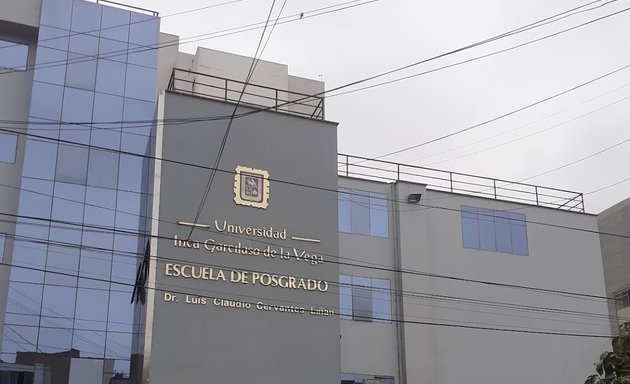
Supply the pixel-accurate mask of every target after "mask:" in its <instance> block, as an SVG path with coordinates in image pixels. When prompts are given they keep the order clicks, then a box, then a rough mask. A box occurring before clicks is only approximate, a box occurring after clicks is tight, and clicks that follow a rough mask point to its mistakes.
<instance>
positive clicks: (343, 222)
mask: <svg viewBox="0 0 630 384" xmlns="http://www.w3.org/2000/svg"><path fill="white" fill-rule="evenodd" d="M346 192H347V189H343V188H339V192H338V193H337V201H338V207H339V208H338V215H339V232H348V233H349V232H351V231H352V227H351V225H350V223H351V222H350V195H349V194H347V193H346Z"/></svg>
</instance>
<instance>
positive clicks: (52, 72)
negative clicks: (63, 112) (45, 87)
mask: <svg viewBox="0 0 630 384" xmlns="http://www.w3.org/2000/svg"><path fill="white" fill-rule="evenodd" d="M66 47H67V44H66ZM67 59H68V52H67V51H66V50H65V49H64V50H63V51H59V50H58V49H57V48H46V47H39V48H37V54H36V56H35V74H34V75H33V76H34V77H33V78H34V79H35V80H36V81H42V82H46V83H53V84H57V85H63V84H64V83H65V81H66V66H65V62H66V60H67ZM59 101H60V102H61V99H60V100H59Z"/></svg>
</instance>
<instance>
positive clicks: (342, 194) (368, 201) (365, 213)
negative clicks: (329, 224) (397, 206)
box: [337, 188, 388, 237]
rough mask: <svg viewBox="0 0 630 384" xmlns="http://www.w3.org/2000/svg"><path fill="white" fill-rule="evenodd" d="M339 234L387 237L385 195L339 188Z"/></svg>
mask: <svg viewBox="0 0 630 384" xmlns="http://www.w3.org/2000/svg"><path fill="white" fill-rule="evenodd" d="M337 199H338V202H339V232H345V233H354V234H357V235H369V236H377V237H388V231H387V224H388V223H387V216H388V215H387V195H386V194H383V193H376V192H365V191H359V190H355V189H346V188H339V193H338V194H337Z"/></svg>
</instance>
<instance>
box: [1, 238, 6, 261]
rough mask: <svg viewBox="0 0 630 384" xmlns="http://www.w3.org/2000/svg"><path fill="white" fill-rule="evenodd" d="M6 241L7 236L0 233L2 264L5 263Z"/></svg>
mask: <svg viewBox="0 0 630 384" xmlns="http://www.w3.org/2000/svg"><path fill="white" fill-rule="evenodd" d="M4 241H5V234H4V233H0V263H4Z"/></svg>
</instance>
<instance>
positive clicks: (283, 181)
mask: <svg viewBox="0 0 630 384" xmlns="http://www.w3.org/2000/svg"><path fill="white" fill-rule="evenodd" d="M3 131H4V132H11V133H17V134H20V135H25V136H28V137H34V138H37V139H41V140H44V141H50V142H58V143H64V144H69V145H72V146H79V147H88V148H91V149H95V150H102V151H107V152H114V153H119V154H126V155H131V156H137V157H140V158H144V159H149V160H156V161H161V162H166V163H171V164H176V165H181V166H190V167H193V168H198V169H204V170H210V171H212V170H215V171H216V172H220V173H227V174H230V175H235V174H236V173H235V171H231V170H223V169H219V168H214V167H208V166H203V165H200V164H193V163H188V162H185V161H179V160H173V159H165V158H161V157H156V156H150V155H144V154H139V153H134V152H128V151H122V150H114V149H110V148H105V147H99V146H94V145H89V144H84V143H78V142H73V141H69V140H64V139H51V138H49V137H46V136H40V135H34V134H30V133H25V132H13V131H10V130H7V129H3V128H0V132H3ZM366 160H370V159H367V158H366ZM269 180H270V181H273V182H279V183H282V184H286V185H291V186H295V187H299V188H310V189H316V190H321V191H327V192H333V193H335V194H336V193H338V190H337V189H332V188H327V187H321V186H317V185H308V184H304V183H297V182H291V181H288V180H282V179H276V178H270V179H269ZM386 200H388V201H399V202H403V203H405V201H403V200H394V199H389V198H388V199H386ZM420 206H426V207H427V208H441V209H446V207H437V206H430V205H420ZM526 222H528V223H533V224H540V225H551V226H553V224H549V223H544V222H535V221H529V220H528V221H526ZM564 228H565V229H574V230H580V231H590V232H592V233H597V234H600V232H598V231H591V230H586V229H584V228H577V227H569V226H564ZM604 234H606V235H610V236H621V235H616V234H607V233H604ZM621 237H623V236H621Z"/></svg>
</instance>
